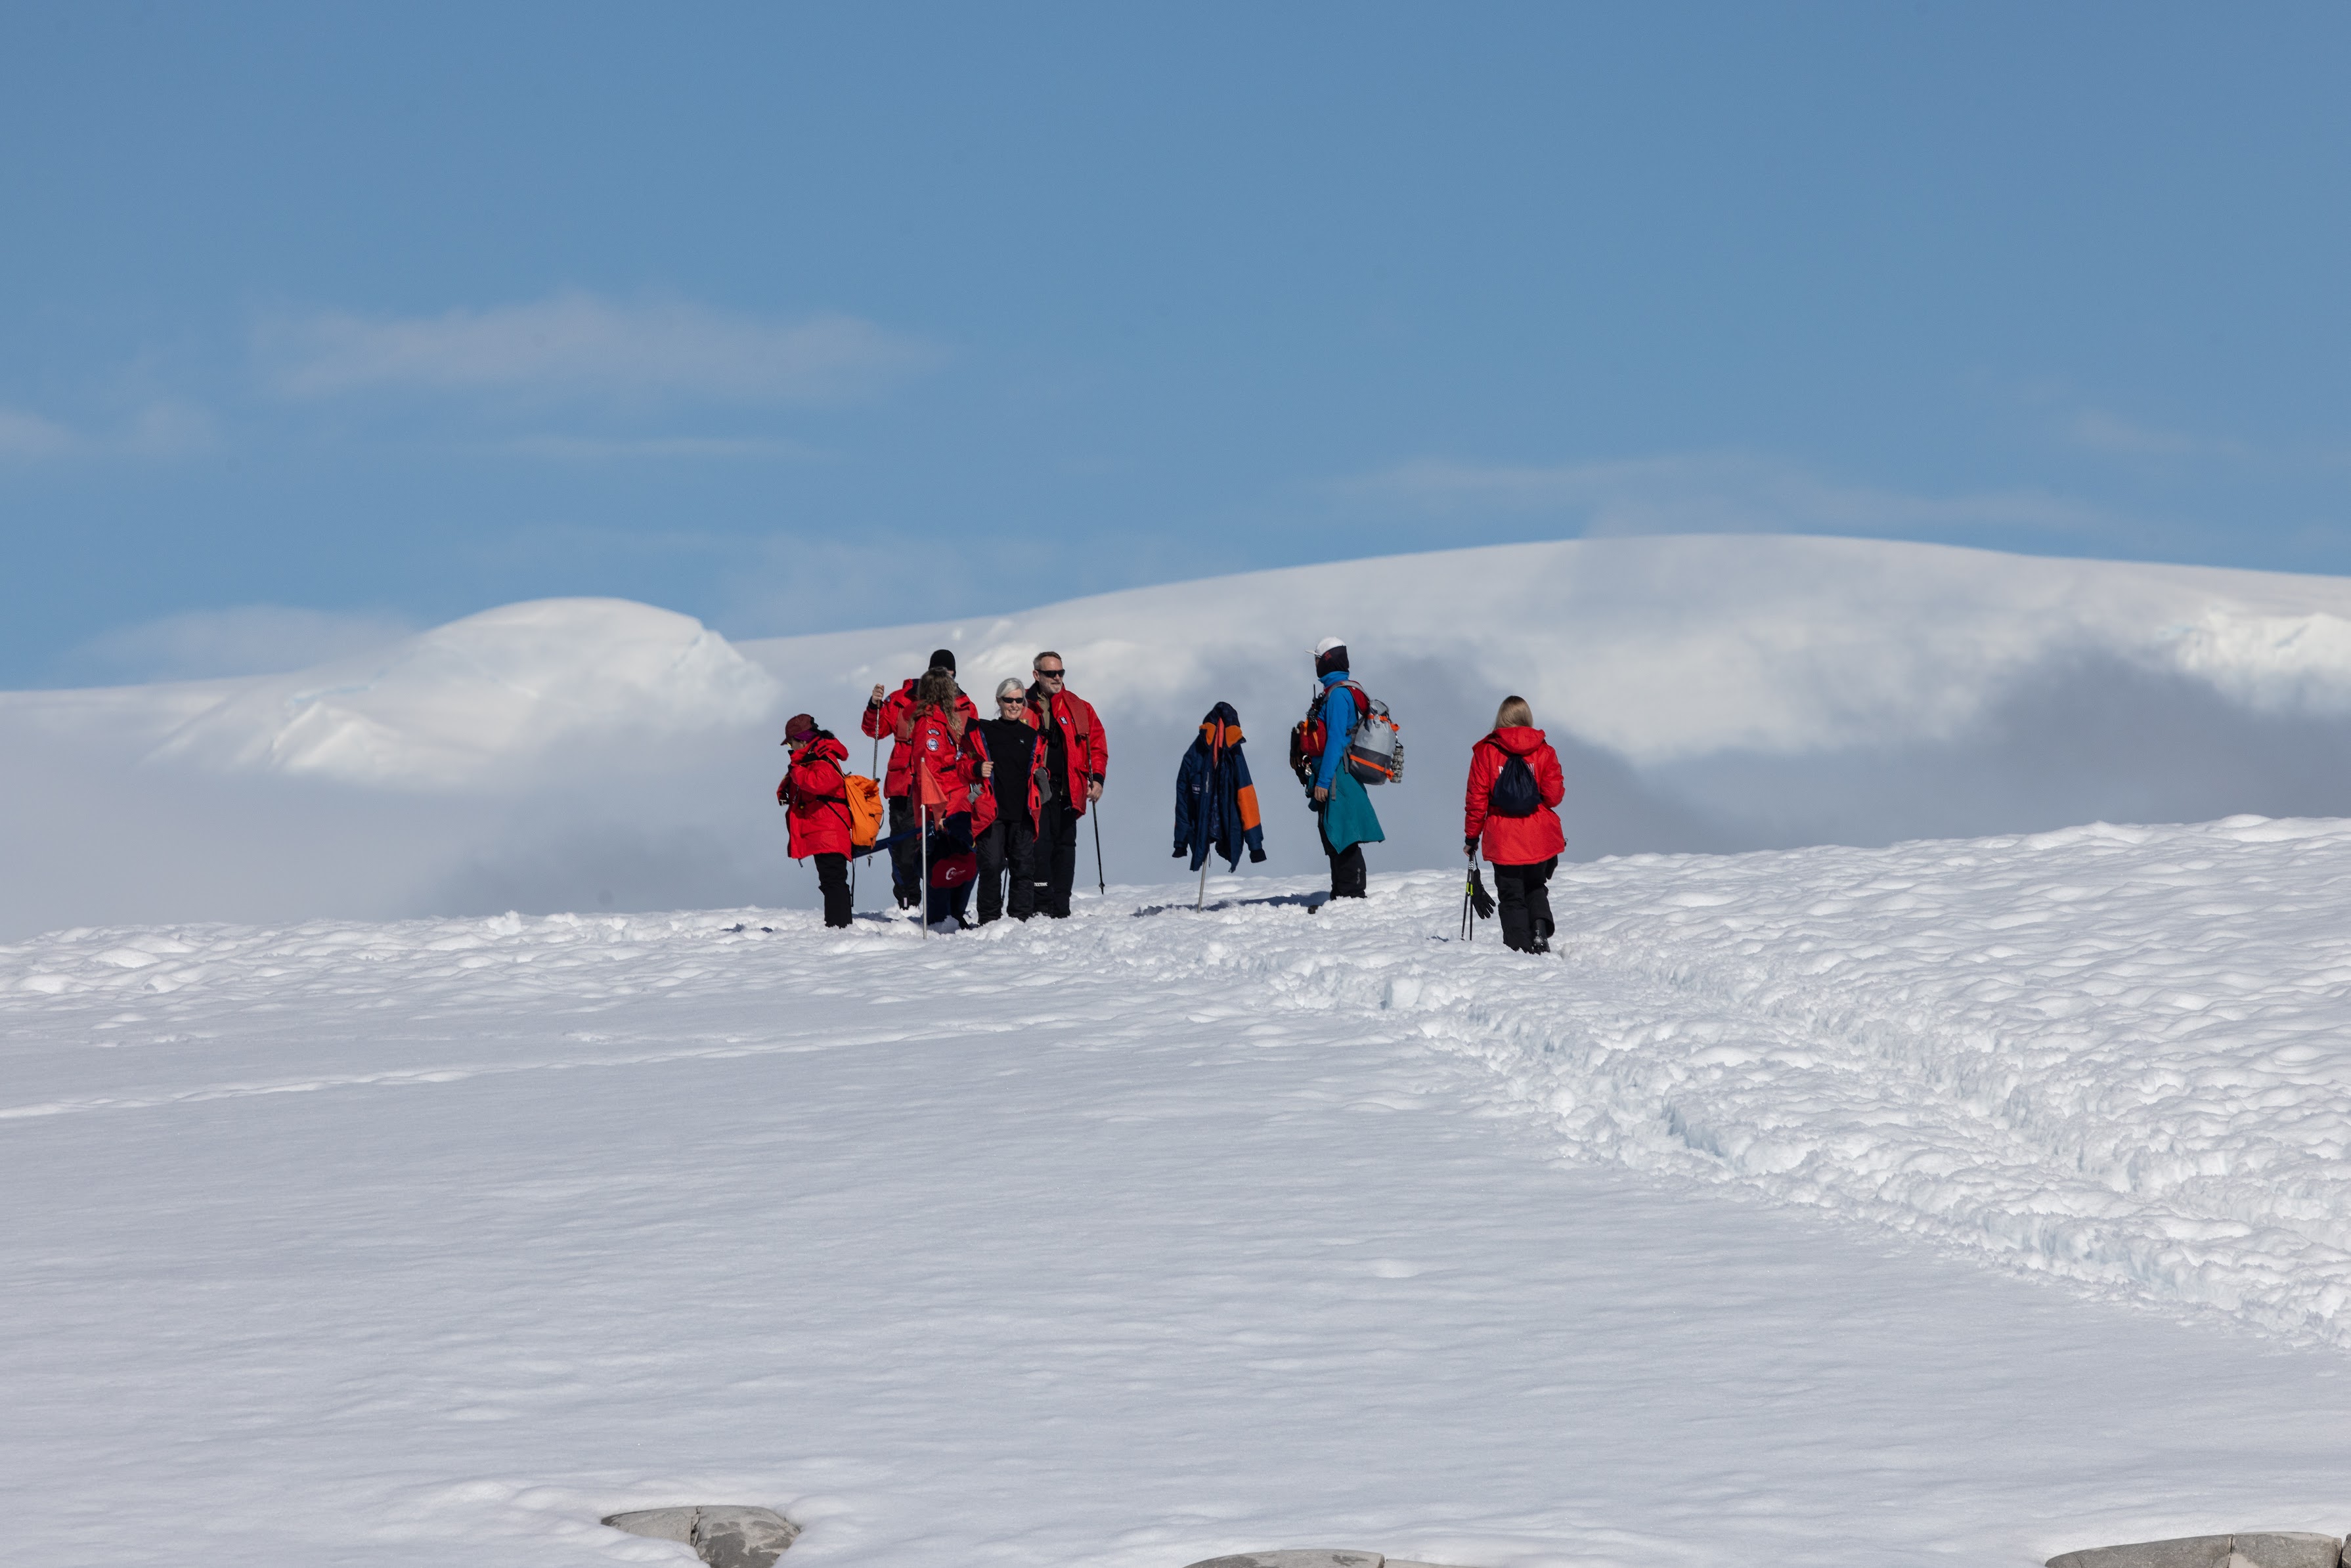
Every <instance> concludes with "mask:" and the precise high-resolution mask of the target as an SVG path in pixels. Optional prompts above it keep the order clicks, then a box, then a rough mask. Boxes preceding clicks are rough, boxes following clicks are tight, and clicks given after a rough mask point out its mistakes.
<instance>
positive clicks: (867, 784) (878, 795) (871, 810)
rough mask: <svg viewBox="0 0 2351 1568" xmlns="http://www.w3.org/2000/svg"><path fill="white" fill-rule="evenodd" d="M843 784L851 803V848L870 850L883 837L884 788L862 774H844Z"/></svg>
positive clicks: (844, 793)
mask: <svg viewBox="0 0 2351 1568" xmlns="http://www.w3.org/2000/svg"><path fill="white" fill-rule="evenodd" d="M841 789H842V791H843V798H844V799H845V800H847V801H848V803H849V843H850V847H851V848H852V849H860V850H870V849H872V847H873V841H874V840H876V839H878V838H880V837H881V836H882V786H881V785H879V784H877V783H875V782H874V781H873V780H872V779H868V778H867V777H865V775H863V774H862V773H844V774H842V775H841Z"/></svg>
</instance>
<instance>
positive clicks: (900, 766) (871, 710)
mask: <svg viewBox="0 0 2351 1568" xmlns="http://www.w3.org/2000/svg"><path fill="white" fill-rule="evenodd" d="M912 712H914V682H912V681H908V682H907V683H906V684H905V685H902V686H900V687H899V688H898V689H897V690H896V691H894V692H892V693H891V694H890V695H888V696H886V697H884V698H883V699H882V700H881V701H880V702H878V703H872V702H869V703H867V704H866V705H865V716H864V718H863V719H862V720H861V721H860V722H859V725H858V727H859V728H861V729H862V730H864V732H865V733H866V734H868V735H870V736H872V737H875V738H876V739H879V738H880V737H883V736H885V735H890V736H895V735H897V734H898V731H899V730H900V729H901V728H902V727H904V721H905V718H906V716H907V715H908V714H910V713H912ZM956 712H957V713H959V714H961V715H963V716H964V720H965V722H966V723H969V722H970V721H971V720H973V719H976V718H977V717H978V716H979V709H978V708H977V707H975V706H972V700H971V699H970V698H969V697H967V696H966V695H963V693H962V692H961V691H957V692H956ZM913 767H914V753H913V752H911V751H908V750H907V749H906V743H905V740H904V737H900V738H899V739H898V741H897V742H896V744H894V745H893V746H892V747H890V767H889V769H888V770H887V771H886V772H885V773H883V776H882V793H883V795H885V796H888V797H889V798H890V799H892V800H896V799H897V798H898V797H899V796H901V795H904V793H905V792H906V789H907V780H908V779H910V778H912V777H913V773H912V768H913Z"/></svg>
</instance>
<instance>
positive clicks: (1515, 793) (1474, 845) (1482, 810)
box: [1461, 696, 1567, 953]
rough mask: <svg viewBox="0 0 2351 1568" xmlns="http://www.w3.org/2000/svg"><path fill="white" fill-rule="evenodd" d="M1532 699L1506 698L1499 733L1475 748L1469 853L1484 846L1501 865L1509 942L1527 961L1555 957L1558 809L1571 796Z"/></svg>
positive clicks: (1465, 824) (1466, 829) (1563, 840)
mask: <svg viewBox="0 0 2351 1568" xmlns="http://www.w3.org/2000/svg"><path fill="white" fill-rule="evenodd" d="M1534 724H1535V716H1534V710H1533V709H1532V708H1531V707H1529V706H1527V699H1526V698H1524V697H1520V696H1512V697H1505V698H1503V699H1502V706H1501V708H1500V710H1499V712H1497V713H1496V714H1495V715H1494V732H1493V733H1492V734H1491V735H1489V736H1488V737H1486V738H1485V739H1483V740H1481V741H1479V743H1478V744H1477V745H1475V746H1473V747H1470V748H1469V788H1468V793H1467V795H1466V796H1465V797H1464V800H1463V803H1462V816H1461V852H1462V853H1463V854H1465V855H1474V854H1476V853H1477V852H1478V851H1479V846H1480V844H1481V843H1482V845H1483V846H1484V848H1485V851H1486V858H1487V859H1488V860H1489V861H1491V862H1493V863H1494V892H1495V894H1496V895H1497V899H1498V901H1499V903H1500V904H1501V906H1502V909H1501V914H1502V941H1503V942H1504V943H1505V944H1506V945H1507V946H1511V947H1514V948H1516V949H1517V950H1518V951H1520V952H1521V953H1548V952H1550V951H1551V933H1552V922H1551V893H1550V889H1549V886H1548V884H1549V883H1550V882H1551V873H1552V872H1553V871H1554V870H1556V869H1557V868H1558V866H1559V857H1560V855H1561V853H1562V852H1564V851H1565V850H1566V848H1567V833H1566V831H1565V830H1564V829H1562V828H1561V826H1560V825H1559V811H1558V810H1557V809H1556V808H1557V807H1558V805H1559V803H1560V801H1561V800H1564V799H1565V798H1566V796H1567V785H1566V783H1565V781H1564V780H1562V779H1561V777H1560V771H1559V753H1558V752H1556V751H1553V750H1552V748H1551V743H1550V742H1549V741H1547V740H1545V739H1544V738H1543V732H1542V731H1541V730H1539V729H1537V728H1535V727H1534Z"/></svg>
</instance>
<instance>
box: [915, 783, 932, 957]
mask: <svg viewBox="0 0 2351 1568" xmlns="http://www.w3.org/2000/svg"><path fill="white" fill-rule="evenodd" d="M921 767H922V765H921V764H920V763H916V764H915V768H916V770H917V771H919V770H920V769H921ZM914 802H915V804H914V831H916V832H918V833H920V834H921V835H922V840H921V842H922V846H923V884H922V886H920V887H919V888H916V889H915V890H914V896H915V897H916V898H918V899H920V900H921V901H922V902H921V903H919V904H915V905H914V921H915V924H917V925H920V926H922V928H923V937H922V939H923V940H924V941H925V942H927V941H929V940H930V939H931V807H930V802H929V801H927V800H924V799H923V788H922V785H921V783H920V782H919V781H917V782H916V784H915V786H914Z"/></svg>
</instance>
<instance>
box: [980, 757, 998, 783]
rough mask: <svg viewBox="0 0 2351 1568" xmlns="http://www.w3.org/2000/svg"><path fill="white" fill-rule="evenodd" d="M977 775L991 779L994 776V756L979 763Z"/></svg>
mask: <svg viewBox="0 0 2351 1568" xmlns="http://www.w3.org/2000/svg"><path fill="white" fill-rule="evenodd" d="M979 776H980V777H981V778H982V779H993V778H995V777H996V762H995V759H994V758H990V759H989V760H987V761H986V762H983V763H981V764H980V765H979Z"/></svg>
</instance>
